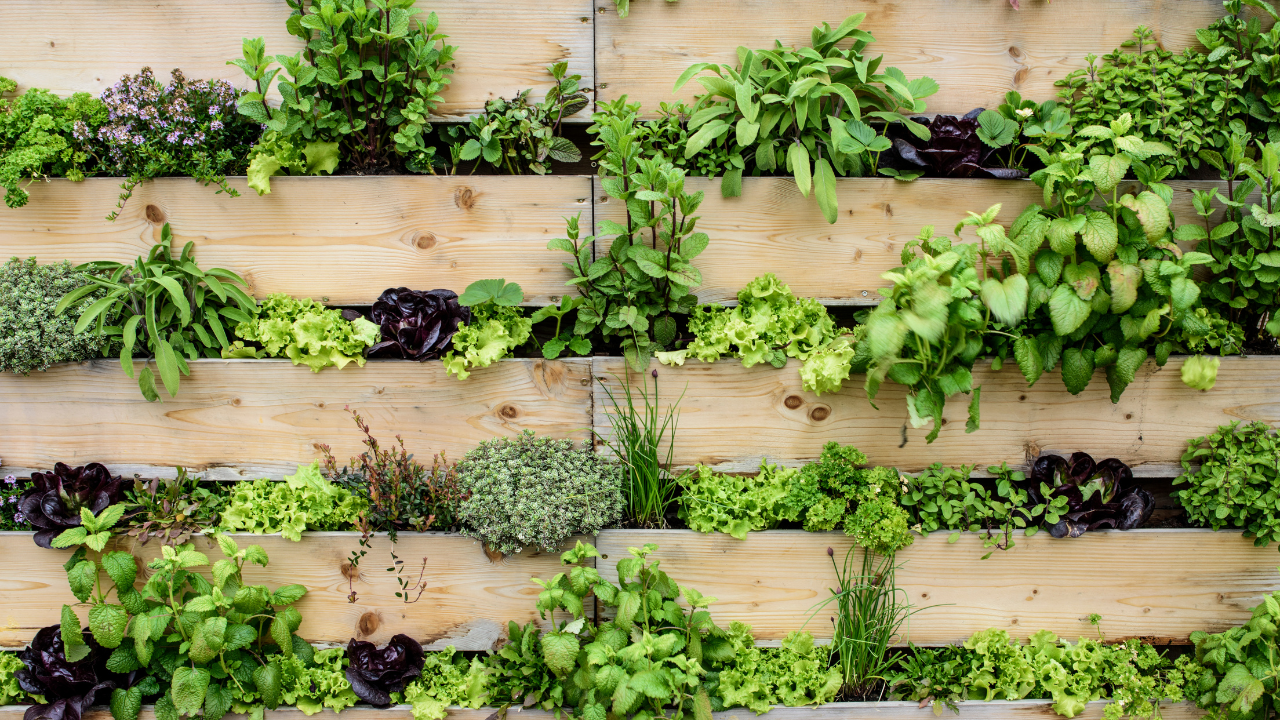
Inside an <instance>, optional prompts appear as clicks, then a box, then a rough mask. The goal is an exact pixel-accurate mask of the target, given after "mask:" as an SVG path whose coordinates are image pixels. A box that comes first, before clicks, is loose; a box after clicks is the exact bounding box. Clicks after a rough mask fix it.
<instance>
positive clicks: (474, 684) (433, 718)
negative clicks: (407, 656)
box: [404, 646, 492, 720]
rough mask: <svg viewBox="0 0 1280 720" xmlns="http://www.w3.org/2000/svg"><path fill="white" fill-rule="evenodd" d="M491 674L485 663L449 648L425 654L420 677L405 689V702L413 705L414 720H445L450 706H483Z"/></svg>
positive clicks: (486, 698)
mask: <svg viewBox="0 0 1280 720" xmlns="http://www.w3.org/2000/svg"><path fill="white" fill-rule="evenodd" d="M491 675H492V674H491V672H490V670H489V668H488V667H486V666H485V663H484V660H482V659H481V658H479V657H473V658H471V659H470V660H468V659H467V658H466V657H465V656H464V655H462V653H460V652H458V651H457V650H456V649H454V648H453V646H449V647H447V648H445V649H444V650H442V651H440V652H431V653H427V655H426V659H425V661H424V662H423V665H422V675H421V676H419V677H418V678H417V679H416V680H414V681H413V682H411V683H409V686H408V687H406V688H405V689H404V701H405V702H407V703H409V704H410V705H412V706H413V720H444V719H445V718H446V717H447V716H448V714H449V711H448V708H450V707H459V706H460V707H466V708H473V709H474V708H478V707H480V706H482V705H484V703H485V702H486V701H487V700H488V699H489V681H490V678H491Z"/></svg>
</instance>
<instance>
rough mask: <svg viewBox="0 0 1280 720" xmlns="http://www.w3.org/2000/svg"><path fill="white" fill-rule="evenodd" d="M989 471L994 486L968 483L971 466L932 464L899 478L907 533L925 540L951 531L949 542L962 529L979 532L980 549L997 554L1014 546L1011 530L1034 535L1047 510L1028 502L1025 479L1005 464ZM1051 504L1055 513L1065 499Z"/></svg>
mask: <svg viewBox="0 0 1280 720" xmlns="http://www.w3.org/2000/svg"><path fill="white" fill-rule="evenodd" d="M988 469H989V471H990V472H991V473H992V474H993V475H995V477H996V480H995V481H994V482H990V481H989V482H979V481H976V480H971V479H970V478H969V474H970V473H971V472H972V471H973V468H972V467H971V466H969V465H964V466H961V467H960V468H958V469H956V468H944V467H943V466H942V464H941V463H934V464H933V465H931V466H929V467H928V468H925V470H924V471H923V472H921V473H920V474H919V475H916V476H914V477H913V476H910V475H903V476H902V482H903V489H902V497H901V499H900V501H899V502H901V503H902V505H903V506H904V507H905V508H906V509H907V512H908V513H909V515H910V520H909V521H908V522H909V523H910V524H911V529H912V530H914V531H916V532H918V533H920V535H921V536H923V537H928V536H929V534H930V533H932V532H937V531H939V530H951V531H954V532H952V533H951V535H950V537H949V539H948V541H949V542H955V541H957V540H959V539H960V533H961V532H962V531H969V532H979V531H981V532H983V533H984V538H983V545H984V547H988V548H998V549H1001V550H1008V549H1009V548H1012V547H1013V546H1014V545H1015V543H1014V541H1013V537H1012V535H1013V531H1014V530H1015V529H1017V530H1022V531H1023V534H1025V535H1028V536H1030V535H1034V534H1036V532H1038V531H1039V529H1040V526H1039V520H1040V518H1041V516H1042V515H1043V514H1044V513H1045V510H1046V508H1045V507H1043V506H1038V505H1037V506H1032V505H1031V503H1030V502H1029V500H1030V499H1029V497H1028V493H1027V491H1026V490H1023V489H1022V488H1021V486H1022V484H1023V483H1024V482H1025V481H1026V477H1025V475H1024V474H1023V473H1022V472H1021V471H1016V470H1015V471H1011V470H1009V469H1008V468H1007V467H1005V466H1000V467H991V468H988ZM1045 494H1046V495H1047V494H1048V493H1047V492H1046V493H1045ZM1054 502H1055V503H1056V504H1055V505H1054V506H1053V507H1054V509H1055V512H1056V510H1057V509H1059V508H1061V507H1063V506H1064V504H1065V503H1066V498H1059V499H1055V500H1054ZM1054 521H1055V522H1056V521H1057V517H1056V515H1055V519H1054ZM988 555H989V554H988Z"/></svg>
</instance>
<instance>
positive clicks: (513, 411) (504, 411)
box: [498, 404, 520, 420]
mask: <svg viewBox="0 0 1280 720" xmlns="http://www.w3.org/2000/svg"><path fill="white" fill-rule="evenodd" d="M498 414H499V415H501V416H502V417H504V418H506V419H508V420H515V419H516V418H518V417H520V408H518V407H516V406H515V405H511V404H507V405H503V406H502V407H500V408H498Z"/></svg>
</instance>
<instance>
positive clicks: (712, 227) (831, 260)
mask: <svg viewBox="0 0 1280 720" xmlns="http://www.w3.org/2000/svg"><path fill="white" fill-rule="evenodd" d="M1037 2H1038V0H1037ZM595 182H596V184H595V192H594V193H593V196H594V197H595V202H596V207H595V213H596V222H599V221H600V220H603V219H609V220H613V221H615V222H623V221H624V220H625V214H624V213H625V208H624V207H623V206H622V205H621V204H620V203H618V202H617V201H615V200H612V199H611V198H609V197H608V196H607V195H606V194H605V193H604V191H603V190H602V189H601V187H600V184H599V180H596V181H595ZM1170 185H1171V186H1172V187H1173V188H1174V204H1173V214H1174V217H1175V219H1176V220H1177V221H1178V222H1179V223H1188V222H1194V221H1196V220H1198V218H1197V216H1196V214H1195V210H1194V209H1193V208H1192V205H1191V198H1192V195H1191V190H1192V189H1200V190H1206V189H1208V188H1209V187H1215V186H1219V185H1220V184H1219V183H1212V182H1204V181H1179V182H1172V183H1170ZM687 186H688V190H689V192H696V191H699V190H701V191H703V192H705V193H706V197H705V199H704V200H703V202H702V206H701V207H700V208H699V209H698V215H699V216H700V219H699V220H698V230H700V231H702V232H705V233H707V235H709V236H710V238H711V243H710V244H709V245H708V246H707V249H706V251H705V252H703V253H702V254H701V255H699V256H698V258H697V260H696V261H695V264H696V265H697V266H698V269H699V270H701V271H702V277H703V282H702V286H701V287H699V288H698V290H697V295H698V299H699V300H700V301H701V302H736V301H737V296H738V291H739V290H741V289H742V288H743V287H744V286H745V285H746V284H747V283H749V282H751V280H752V279H753V278H755V277H757V276H759V275H763V274H764V273H766V272H772V273H774V274H775V275H777V276H778V278H779V279H781V280H782V281H783V282H785V283H787V284H788V285H790V286H791V290H792V292H794V293H795V294H796V295H797V296H800V297H815V298H819V299H820V300H821V301H822V302H823V304H825V305H875V304H876V303H878V302H879V301H880V299H881V296H880V294H879V292H877V291H878V289H879V288H882V287H887V285H888V283H886V282H885V281H884V280H882V279H881V278H880V275H881V274H882V273H884V272H886V271H888V270H890V269H892V268H895V267H898V266H899V265H900V264H901V254H902V247H903V245H905V244H906V243H907V241H908V240H911V239H912V238H914V237H915V236H916V235H917V234H918V233H919V232H920V229H921V228H922V227H924V226H925V225H934V226H936V229H937V231H938V232H939V233H943V234H951V233H952V231H953V229H954V228H955V225H956V223H957V222H959V221H960V220H962V219H964V218H965V217H967V216H968V213H969V212H971V211H972V212H982V211H984V210H986V209H987V208H989V207H991V206H992V205H996V204H1001V205H1002V208H1001V212H1000V215H999V217H998V220H999V221H1000V222H1001V223H1002V224H1004V225H1005V227H1006V228H1007V227H1008V226H1010V225H1011V224H1013V221H1014V219H1015V218H1017V217H1018V215H1019V214H1020V213H1021V212H1022V210H1023V209H1024V208H1026V207H1027V206H1028V205H1031V204H1033V203H1043V202H1044V199H1043V197H1042V195H1043V194H1042V192H1041V190H1040V188H1038V187H1036V186H1035V184H1034V183H1032V182H1031V181H1029V180H1021V181H1009V180H945V179H922V180H916V181H915V182H912V183H901V182H898V181H896V180H890V179H876V178H845V179H842V180H839V181H838V182H837V183H836V192H837V195H838V196H839V203H840V216H839V219H838V220H837V221H836V223H835V224H828V223H827V221H826V220H825V219H824V218H823V217H822V213H821V212H819V210H818V205H817V202H816V201H815V200H814V199H813V198H812V197H810V198H805V197H803V196H802V195H800V191H799V190H797V189H796V185H795V182H793V181H792V180H791V179H790V178H745V179H743V181H742V197H737V198H725V197H723V196H722V195H721V193H720V181H719V180H708V179H705V178H690V179H689V180H688V181H687ZM1223 187H1224V188H1225V186H1223ZM1121 192H1125V190H1122V191H1121ZM962 238H963V239H964V240H965V241H969V242H976V241H977V238H976V236H975V235H974V234H973V232H972V230H967V231H966V232H965V234H964V235H962ZM611 241H612V237H609V238H607V239H605V240H602V241H601V242H599V243H598V244H597V247H596V252H597V254H599V253H602V252H607V251H608V243H609V242H611Z"/></svg>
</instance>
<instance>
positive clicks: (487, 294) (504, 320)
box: [443, 279, 533, 380]
mask: <svg viewBox="0 0 1280 720" xmlns="http://www.w3.org/2000/svg"><path fill="white" fill-rule="evenodd" d="M523 301H524V291H523V290H521V289H520V286H519V285H517V284H515V283H509V282H506V281H505V280H502V279H497V280H477V281H476V282H474V283H471V285H470V286H468V287H467V289H466V291H465V292H464V293H462V295H461V296H460V297H459V298H458V302H459V303H460V304H462V305H465V306H468V307H470V308H471V320H470V321H469V322H466V323H463V324H461V325H459V326H458V331H457V332H456V333H454V335H453V349H452V350H450V351H449V352H447V353H445V355H444V358H443V360H444V367H445V370H446V371H447V372H448V373H449V374H450V375H457V376H458V379H459V380H466V379H467V378H468V377H470V376H471V371H472V370H473V369H475V368H478V367H488V366H490V365H492V364H493V363H495V362H497V361H499V360H501V359H502V358H505V357H511V353H512V352H513V351H514V350H515V349H516V348H518V347H520V346H521V345H523V344H524V343H525V342H526V341H528V339H529V333H530V331H531V330H532V329H533V320H532V319H531V318H526V317H525V316H524V313H523V312H521V310H520V308H519V307H518V306H519V305H520V303H521V302H523Z"/></svg>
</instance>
